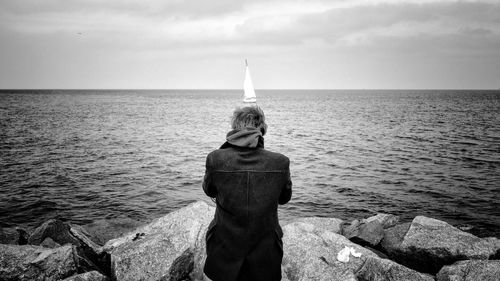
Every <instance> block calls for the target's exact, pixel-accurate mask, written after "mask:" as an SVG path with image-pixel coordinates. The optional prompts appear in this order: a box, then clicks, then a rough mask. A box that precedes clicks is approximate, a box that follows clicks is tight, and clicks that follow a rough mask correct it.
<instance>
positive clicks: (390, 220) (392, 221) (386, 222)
mask: <svg viewBox="0 0 500 281" xmlns="http://www.w3.org/2000/svg"><path fill="white" fill-rule="evenodd" d="M364 221H365V222H367V223H370V222H372V221H377V222H379V223H380V225H382V228H383V229H386V228H389V227H393V226H395V225H396V224H398V222H399V217H398V216H395V215H391V214H382V213H379V214H377V215H375V216H372V217H369V218H367V219H365V220H364Z"/></svg>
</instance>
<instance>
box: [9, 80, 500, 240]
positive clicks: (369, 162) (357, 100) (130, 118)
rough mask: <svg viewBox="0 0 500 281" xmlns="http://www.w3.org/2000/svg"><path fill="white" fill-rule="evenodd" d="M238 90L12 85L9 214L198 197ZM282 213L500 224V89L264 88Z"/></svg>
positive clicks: (90, 212)
mask: <svg viewBox="0 0 500 281" xmlns="http://www.w3.org/2000/svg"><path fill="white" fill-rule="evenodd" d="M240 96H241V91H238V90H221V91H219V90H211V91H206V90H182V91H180V90H164V91H163V90H161V91H160V90H159V91H142V90H127V91H124V90H113V91H98V90H85V91H80V90H77V91H67V90H61V91H41V90H31V91H24V90H23V91H8V90H3V91H1V92H0V154H1V157H0V170H1V174H0V194H1V197H0V226H3V227H11V226H18V225H19V226H24V227H28V228H31V227H34V226H37V225H38V224H40V223H42V222H43V221H45V220H46V219H48V218H54V217H58V218H63V219H65V220H68V221H71V222H73V223H77V224H86V223H90V222H93V221H95V220H99V219H120V218H124V217H128V218H132V219H134V220H141V221H148V220H151V219H152V218H155V217H159V216H162V215H164V214H166V213H168V212H170V211H172V210H175V209H177V208H179V207H182V206H185V205H186V204H188V203H190V202H192V201H195V200H205V201H207V202H211V201H210V200H209V198H208V197H206V196H205V195H204V193H203V191H202V189H201V182H202V178H203V174H204V164H205V157H206V155H207V154H208V153H209V152H210V151H212V150H214V149H216V148H218V147H219V146H220V145H221V144H222V143H223V142H224V139H225V134H226V132H227V131H228V130H229V129H230V128H229V120H230V116H231V113H232V110H233V109H234V108H235V107H236V106H237V105H239V103H240ZM257 96H258V101H259V105H260V106H261V107H262V108H263V110H264V111H265V113H266V118H267V123H268V125H269V130H268V135H266V137H265V145H266V148H267V149H269V150H272V151H276V152H280V153H283V154H285V155H287V156H288V157H289V158H290V160H291V173H292V180H293V184H294V185H293V197H292V200H291V201H290V203H289V204H287V205H285V206H281V207H280V211H279V212H280V213H279V215H280V219H281V220H282V221H290V220H292V219H293V218H296V217H305V216H321V217H338V218H342V219H347V220H352V219H355V218H363V217H367V216H370V215H374V214H376V213H377V212H384V213H392V214H396V215H399V216H400V217H401V218H402V219H403V220H409V219H411V218H413V217H414V216H415V215H425V216H430V217H434V218H437V219H441V220H444V221H447V222H449V223H451V224H453V225H456V226H460V227H465V228H468V229H470V232H472V233H474V234H477V235H480V236H497V237H500V91H466V90H464V91H456V90H448V91H437V90H436V91H396V90H392V91H382V90H380V91H374V90H364V91H342V90H335V91H326V90H325V91H316V90H293V91H290V90H286V91H285V90H267V91H257Z"/></svg>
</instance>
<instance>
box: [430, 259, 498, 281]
mask: <svg viewBox="0 0 500 281" xmlns="http://www.w3.org/2000/svg"><path fill="white" fill-rule="evenodd" d="M436 277H437V280H438V281H498V280H500V260H465V261H458V262H456V263H454V264H453V265H448V266H444V267H443V268H442V269H441V270H440V271H439V273H438V274H437V276H436Z"/></svg>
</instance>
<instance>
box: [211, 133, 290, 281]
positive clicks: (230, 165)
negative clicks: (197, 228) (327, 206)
mask: <svg viewBox="0 0 500 281" xmlns="http://www.w3.org/2000/svg"><path fill="white" fill-rule="evenodd" d="M289 165H290V160H289V159H288V158H287V157H286V156H284V155H282V154H279V153H274V152H270V151H267V150H265V149H264V148H263V139H262V141H259V145H258V146H257V147H256V148H248V147H238V146H234V145H231V144H229V143H225V144H224V145H223V146H222V147H221V149H218V150H215V151H213V152H211V153H210V154H209V155H208V156H207V162H206V172H205V178H204V181H203V190H204V191H205V193H206V194H207V195H208V196H210V197H215V198H216V204H217V208H216V211H215V217H214V220H213V221H212V222H211V223H210V225H209V228H208V231H207V235H206V241H207V259H206V262H205V267H204V272H205V274H206V275H207V276H208V277H209V278H210V279H212V280H214V281H233V280H253V281H259V280H263V281H273V280H281V261H282V258H283V242H282V240H281V239H282V236H283V232H282V230H281V227H280V225H279V223H278V203H279V204H285V203H287V202H288V201H289V200H290V198H291V196H292V182H291V180H290V170H289Z"/></svg>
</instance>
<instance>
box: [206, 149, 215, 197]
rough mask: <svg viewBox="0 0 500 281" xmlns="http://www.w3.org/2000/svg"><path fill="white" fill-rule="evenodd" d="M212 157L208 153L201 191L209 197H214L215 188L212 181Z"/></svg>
mask: <svg viewBox="0 0 500 281" xmlns="http://www.w3.org/2000/svg"><path fill="white" fill-rule="evenodd" d="M212 171H213V170H212V157H211V155H210V154H209V155H208V156H207V161H206V164H205V177H204V178H203V191H204V192H205V194H206V195H208V196H209V197H216V196H217V190H216V188H215V186H214V185H213V181H212Z"/></svg>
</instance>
